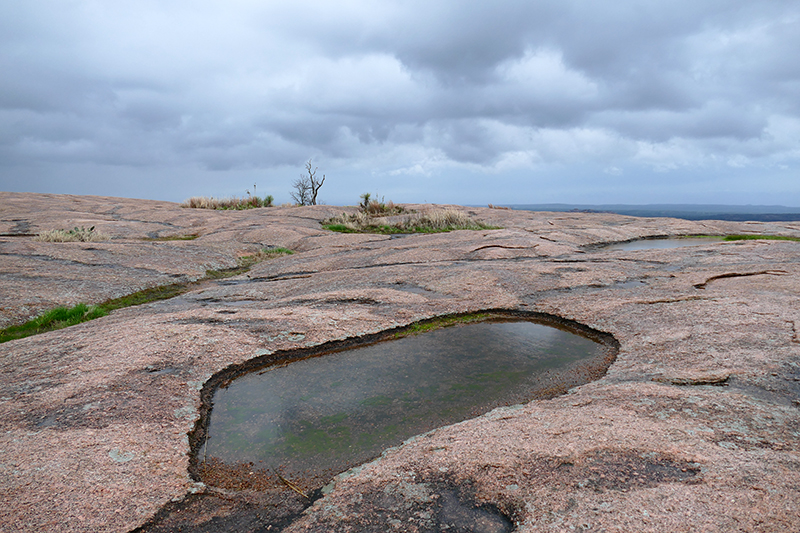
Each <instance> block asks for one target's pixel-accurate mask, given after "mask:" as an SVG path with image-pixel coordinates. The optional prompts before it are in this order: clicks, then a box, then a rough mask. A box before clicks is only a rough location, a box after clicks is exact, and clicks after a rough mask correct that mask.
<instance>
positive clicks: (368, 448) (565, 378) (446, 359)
mask: <svg viewBox="0 0 800 533" xmlns="http://www.w3.org/2000/svg"><path fill="white" fill-rule="evenodd" d="M614 354H615V349H614V347H613V346H612V344H611V343H610V342H608V339H604V338H603V337H602V335H589V336H586V335H585V334H578V331H577V330H576V329H575V328H569V327H566V326H565V325H564V324H563V322H562V323H556V322H553V321H551V322H550V323H543V322H541V321H537V320H533V319H530V318H527V319H519V318H512V317H508V316H492V317H491V318H490V319H489V320H483V321H480V322H476V323H465V324H457V325H452V326H449V327H442V328H438V329H434V330H432V331H426V332H424V333H418V334H401V335H400V338H397V339H396V340H389V341H384V342H377V343H374V344H371V345H367V346H361V347H356V348H353V349H348V350H344V351H338V352H334V353H327V354H324V355H321V356H314V357H307V358H304V359H299V360H288V361H282V362H280V363H276V364H273V365H272V366H268V367H266V368H261V369H260V370H257V371H254V372H251V373H249V374H245V375H243V376H241V377H238V378H237V379H234V380H233V381H231V382H229V383H228V384H227V386H226V387H224V388H222V387H221V388H219V389H218V390H217V391H216V393H215V394H214V396H213V408H212V411H211V416H210V418H209V421H208V433H207V435H208V438H205V439H204V440H203V442H202V445H201V446H200V447H199V451H198V453H197V456H196V458H197V459H196V460H197V462H198V470H199V472H200V474H201V478H202V474H203V472H204V468H208V467H209V465H214V468H215V470H216V471H217V473H218V472H219V470H220V467H222V466H223V465H227V466H226V468H233V469H235V468H236V466H235V465H247V467H246V468H245V470H248V471H250V472H251V473H252V474H253V475H257V474H258V473H259V472H260V473H262V474H263V473H266V474H270V475H273V474H274V476H273V477H275V478H278V479H280V478H283V479H282V481H285V480H295V482H296V483H297V484H298V485H300V486H302V487H305V488H306V490H307V489H309V488H318V487H321V486H322V485H323V484H325V483H326V482H327V481H329V480H330V479H331V478H332V477H333V476H334V475H336V474H337V473H339V472H342V471H344V470H347V469H348V468H351V467H353V466H356V465H358V464H361V463H364V462H366V461H369V460H370V459H373V458H374V457H376V456H378V455H380V453H381V452H382V451H383V450H385V449H386V448H388V447H391V446H396V445H398V444H400V443H402V442H403V441H404V440H406V439H408V438H409V437H412V436H414V435H419V434H421V433H425V432H427V431H430V430H432V429H434V428H437V427H440V426H444V425H449V424H453V423H456V422H459V421H463V420H466V419H470V418H474V417H476V416H479V415H481V414H483V413H486V412H488V411H490V410H492V409H494V408H496V407H500V406H505V405H512V404H518V403H522V402H527V401H530V400H532V399H536V398H547V397H552V396H555V395H557V394H559V393H562V392H565V391H566V390H567V389H568V388H570V387H573V386H576V385H579V384H582V383H586V382H588V381H590V380H592V379H596V378H597V377H599V376H601V375H602V374H603V373H604V372H605V370H606V368H607V367H608V365H609V364H610V363H611V361H612V360H613V358H614Z"/></svg>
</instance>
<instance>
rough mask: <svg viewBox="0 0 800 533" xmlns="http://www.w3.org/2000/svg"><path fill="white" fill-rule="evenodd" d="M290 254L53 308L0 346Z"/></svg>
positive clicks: (261, 256)
mask: <svg viewBox="0 0 800 533" xmlns="http://www.w3.org/2000/svg"><path fill="white" fill-rule="evenodd" d="M293 253H294V252H293V251H291V250H288V249H286V248H264V249H262V250H259V251H258V252H256V253H255V254H252V255H245V256H242V257H240V258H238V259H237V263H238V265H239V266H237V267H236V268H231V269H226V270H206V275H205V276H204V277H203V278H201V279H199V280H197V281H194V282H188V283H171V284H169V285H159V286H158V287H151V288H149V289H144V290H141V291H137V292H134V293H131V294H128V295H126V296H122V297H120V298H114V299H111V300H106V301H105V302H103V303H100V304H97V305H87V304H85V303H79V304H77V305H75V306H74V307H63V306H61V307H56V308H55V309H51V310H50V311H47V312H46V313H44V314H42V315H40V316H38V317H36V318H34V319H31V320H29V321H27V322H25V323H23V324H18V325H16V326H9V327H7V328H5V329H1V330H0V343H4V342H8V341H13V340H16V339H23V338H25V337H30V336H31V335H38V334H39V333H46V332H48V331H55V330H58V329H63V328H66V327H69V326H74V325H77V324H80V323H82V322H88V321H89V320H94V319H95V318H100V317H103V316H106V315H107V314H108V313H110V312H111V311H114V310H116V309H122V308H123V307H131V306H134V305H142V304H146V303H150V302H156V301H159V300H167V299H169V298H174V297H176V296H180V295H181V294H183V293H185V292H188V291H190V290H191V289H192V287H194V286H196V285H197V284H199V283H201V282H203V281H209V280H215V279H223V278H229V277H232V276H238V275H239V274H244V273H245V272H247V271H248V270H250V268H251V267H252V266H253V265H255V264H256V263H260V262H262V261H267V260H269V259H274V258H276V257H280V256H283V255H291V254H293Z"/></svg>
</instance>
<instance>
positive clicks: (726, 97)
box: [0, 0, 800, 205]
mask: <svg viewBox="0 0 800 533" xmlns="http://www.w3.org/2000/svg"><path fill="white" fill-rule="evenodd" d="M797 50H800V6H798V4H797V3H795V2H785V1H762V2H757V3H754V2H746V1H736V0H726V1H711V0H706V1H702V0H701V1H699V2H698V1H697V0H693V1H685V0H676V2H672V3H665V2H655V1H646V2H641V1H629V0H617V1H615V2H585V1H579V0H572V1H570V0H557V1H537V2H529V1H516V0H510V1H507V2H503V3H501V4H499V5H492V4H489V3H486V2H477V1H468V2H463V1H461V2H455V1H441V2H436V3H435V5H431V4H430V2H421V1H402V2H400V1H395V2H381V3H372V2H364V1H358V0H350V1H343V2H336V3H330V2H319V1H312V0H305V1H295V2H292V3H289V2H257V1H249V0H232V1H231V2H225V3H219V2H211V1H207V0H198V1H193V2H188V1H185V0H175V1H172V2H161V1H154V0H144V1H142V2H135V3H132V4H125V3H119V2H103V1H99V2H94V1H93V2H89V1H80V0H78V1H74V2H50V1H46V0H30V1H27V2H18V3H16V2H13V3H6V4H4V5H2V6H0V71H2V72H3V73H4V75H3V76H2V77H0V180H1V181H0V186H2V188H3V189H6V190H33V189H38V190H43V191H54V192H76V193H86V192H92V191H97V193H98V194H101V193H102V194H120V195H134V196H144V197H162V198H169V199H181V198H182V197H185V196H187V195H188V194H191V193H207V194H223V193H225V192H227V190H228V189H235V188H236V187H241V186H242V183H251V180H252V179H253V177H254V176H262V179H267V180H268V181H269V182H270V183H269V184H268V186H272V187H274V188H280V189H288V187H289V184H290V182H291V180H293V179H294V178H295V177H296V173H297V172H299V170H300V169H302V165H303V163H304V161H306V160H307V159H308V158H309V157H311V156H313V157H315V160H316V162H317V163H318V164H319V165H320V166H321V167H322V168H323V169H325V170H326V171H328V173H330V174H331V175H336V176H337V178H336V179H337V180H338V182H339V191H340V192H339V193H337V192H335V191H330V194H329V195H328V197H326V198H330V201H331V203H338V202H346V201H351V203H352V200H354V199H356V198H357V196H358V194H359V193H360V192H363V191H362V190H361V189H362V188H365V187H371V186H372V189H373V190H374V189H378V188H380V189H381V190H382V191H385V192H387V193H391V194H394V195H396V196H397V197H395V199H396V200H398V201H414V200H419V201H421V200H428V201H448V200H449V199H451V198H452V201H459V202H466V203H470V202H471V203H481V202H483V201H484V199H486V198H489V201H492V199H493V200H494V201H495V202H496V203H501V202H514V201H518V202H519V203H524V202H533V201H540V200H547V201H578V202H579V201H615V202H624V201H633V202H648V201H652V202H658V201H663V200H667V201H684V202H691V201H702V202H705V201H709V199H710V198H709V197H708V195H709V194H712V193H714V191H716V192H717V193H722V194H723V196H724V197H722V198H721V199H723V200H725V201H728V202H730V201H737V202H738V203H746V202H748V201H751V200H752V199H753V198H754V196H753V195H754V194H762V195H763V200H762V201H767V202H769V201H773V202H774V203H790V204H793V205H800V179H798V173H797V171H798V168H800V164H799V163H800V98H798V96H797V95H798V94H800V60H798V55H797ZM264 177H266V178H264ZM137 181H138V182H140V185H137V184H136V182H137ZM81 183H83V184H84V185H83V186H80V185H79V184H81ZM155 183H158V184H159V185H160V190H159V191H155V190H152V189H151V187H153V186H154V184H155ZM454 183H460V186H458V187H457V188H456V189H454V185H453V184H454ZM675 184H680V185H681V186H682V187H683V188H680V189H675ZM534 185H535V187H534ZM188 187H195V188H197V189H202V190H191V191H190V190H188ZM359 187H360V188H359ZM419 187H423V188H424V190H419ZM85 188H89V190H84V189H85ZM215 188H216V189H215ZM262 188H266V186H262ZM520 189H522V192H523V193H524V192H525V191H526V190H527V189H531V190H530V191H529V193H528V195H529V197H524V196H525V195H524V194H522V196H521V192H520ZM533 189H535V191H536V196H535V197H534V194H533ZM365 190H367V189H365ZM239 192H240V194H241V193H242V192H243V190H240V191H239ZM281 193H282V191H281V190H279V191H276V193H275V194H276V196H279V197H280V196H281V195H282V194H281ZM667 193H669V194H671V195H672V196H671V197H665V194H667ZM337 194H340V195H341V198H340V197H338V196H337ZM398 195H399V196H398ZM626 195H627V196H626ZM693 195H700V196H703V195H705V196H703V197H702V198H701V197H696V198H695V197H694V196H693ZM725 195H727V196H725ZM737 195H738V197H740V199H739V200H736V198H735V197H737ZM286 196H287V199H288V194H286ZM350 196H352V197H353V198H352V199H351V198H350ZM758 198H761V197H758ZM773 198H774V200H772V199H773ZM778 199H780V201H778Z"/></svg>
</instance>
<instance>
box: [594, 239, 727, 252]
mask: <svg viewBox="0 0 800 533" xmlns="http://www.w3.org/2000/svg"><path fill="white" fill-rule="evenodd" d="M724 240H725V239H723V238H722V237H678V238H670V239H640V240H636V241H629V242H621V243H615V244H609V245H608V246H603V247H602V249H603V250H623V251H627V252H630V251H634V250H664V249H668V248H683V247H685V246H701V245H704V244H715V243H719V242H723V241H724Z"/></svg>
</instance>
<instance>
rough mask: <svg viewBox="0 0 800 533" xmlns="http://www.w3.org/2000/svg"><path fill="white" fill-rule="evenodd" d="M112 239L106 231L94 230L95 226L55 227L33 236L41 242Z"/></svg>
mask: <svg viewBox="0 0 800 533" xmlns="http://www.w3.org/2000/svg"><path fill="white" fill-rule="evenodd" d="M108 239H110V237H109V236H108V235H106V234H105V233H101V232H99V231H95V230H94V226H92V227H91V228H89V229H86V228H84V227H80V228H79V227H78V226H75V227H74V228H72V229H70V230H65V229H54V230H50V231H43V232H41V233H39V234H38V235H37V236H36V237H34V238H33V240H35V241H40V242H98V241H107V240H108Z"/></svg>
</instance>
